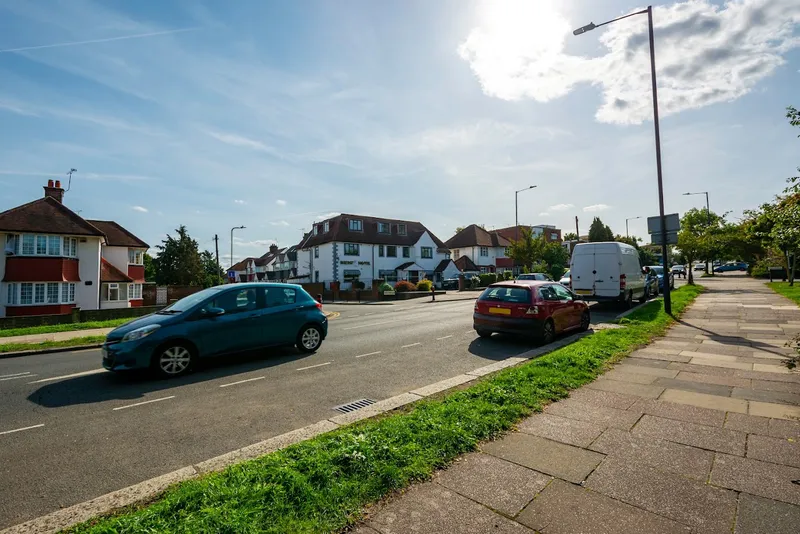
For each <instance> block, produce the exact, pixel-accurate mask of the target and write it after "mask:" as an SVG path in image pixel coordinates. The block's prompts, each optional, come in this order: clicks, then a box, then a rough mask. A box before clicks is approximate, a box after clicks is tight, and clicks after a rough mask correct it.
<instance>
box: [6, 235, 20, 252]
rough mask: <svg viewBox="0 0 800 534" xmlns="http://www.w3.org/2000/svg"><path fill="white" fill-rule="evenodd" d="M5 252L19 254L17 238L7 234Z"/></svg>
mask: <svg viewBox="0 0 800 534" xmlns="http://www.w3.org/2000/svg"><path fill="white" fill-rule="evenodd" d="M6 250H8V251H10V252H12V253H14V254H19V236H18V235H15V234H8V235H7V236H6Z"/></svg>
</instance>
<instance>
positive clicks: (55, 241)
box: [47, 235, 61, 256]
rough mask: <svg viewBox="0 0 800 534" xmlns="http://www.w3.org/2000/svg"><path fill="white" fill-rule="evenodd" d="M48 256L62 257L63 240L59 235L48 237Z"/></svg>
mask: <svg viewBox="0 0 800 534" xmlns="http://www.w3.org/2000/svg"><path fill="white" fill-rule="evenodd" d="M47 255H48V256H61V238H60V237H58V236H57V235H51V236H48V237H47Z"/></svg>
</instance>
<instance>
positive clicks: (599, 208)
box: [583, 204, 611, 213]
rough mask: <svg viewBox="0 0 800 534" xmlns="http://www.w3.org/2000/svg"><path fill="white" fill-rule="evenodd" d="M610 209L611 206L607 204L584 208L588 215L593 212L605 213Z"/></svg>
mask: <svg viewBox="0 0 800 534" xmlns="http://www.w3.org/2000/svg"><path fill="white" fill-rule="evenodd" d="M610 207H611V206H609V205H607V204H592V205H591V206H586V207H585V208H583V211H585V212H587V213H591V212H594V211H605V210H607V209H608V208H610Z"/></svg>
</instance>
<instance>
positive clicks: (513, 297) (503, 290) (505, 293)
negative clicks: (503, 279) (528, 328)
mask: <svg viewBox="0 0 800 534" xmlns="http://www.w3.org/2000/svg"><path fill="white" fill-rule="evenodd" d="M479 300H488V301H492V302H508V303H510V304H515V303H526V304H527V303H529V302H530V301H531V292H530V290H529V289H528V288H524V287H489V288H487V289H486V291H484V292H483V294H482V295H481V296H480V299H479Z"/></svg>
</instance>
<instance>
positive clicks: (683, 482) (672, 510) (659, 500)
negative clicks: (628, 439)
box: [586, 456, 737, 534]
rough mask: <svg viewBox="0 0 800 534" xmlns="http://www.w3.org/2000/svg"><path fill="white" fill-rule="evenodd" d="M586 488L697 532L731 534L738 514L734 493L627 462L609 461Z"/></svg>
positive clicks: (605, 462)
mask: <svg viewBox="0 0 800 534" xmlns="http://www.w3.org/2000/svg"><path fill="white" fill-rule="evenodd" d="M586 487H588V488H589V489H592V490H595V491H598V492H600V493H602V494H604V495H607V496H609V497H612V498H614V499H619V500H621V501H624V502H627V503H628V504H632V505H634V506H637V507H639V508H643V509H645V510H647V511H650V512H653V513H655V514H658V515H661V516H664V517H667V518H669V519H672V520H674V521H678V522H680V523H683V524H685V525H689V526H691V527H692V528H694V529H695V530H697V531H698V532H707V533H715V534H716V533H719V534H723V533H724V534H730V532H731V527H732V526H733V521H734V516H735V513H736V501H737V498H736V494H735V493H734V492H732V491H727V490H724V489H720V488H714V487H711V486H708V485H706V484H704V483H702V482H699V481H695V480H691V479H688V478H685V477H683V476H680V475H676V474H673V473H665V472H663V471H660V470H658V469H656V468H654V467H650V466H648V465H646V464H644V463H641V462H634V461H630V460H627V459H624V458H616V457H611V456H609V457H608V458H606V460H605V461H604V462H603V463H602V464H601V465H600V467H598V468H597V470H596V471H595V472H594V473H592V475H591V476H590V477H589V479H588V480H587V481H586Z"/></svg>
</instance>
